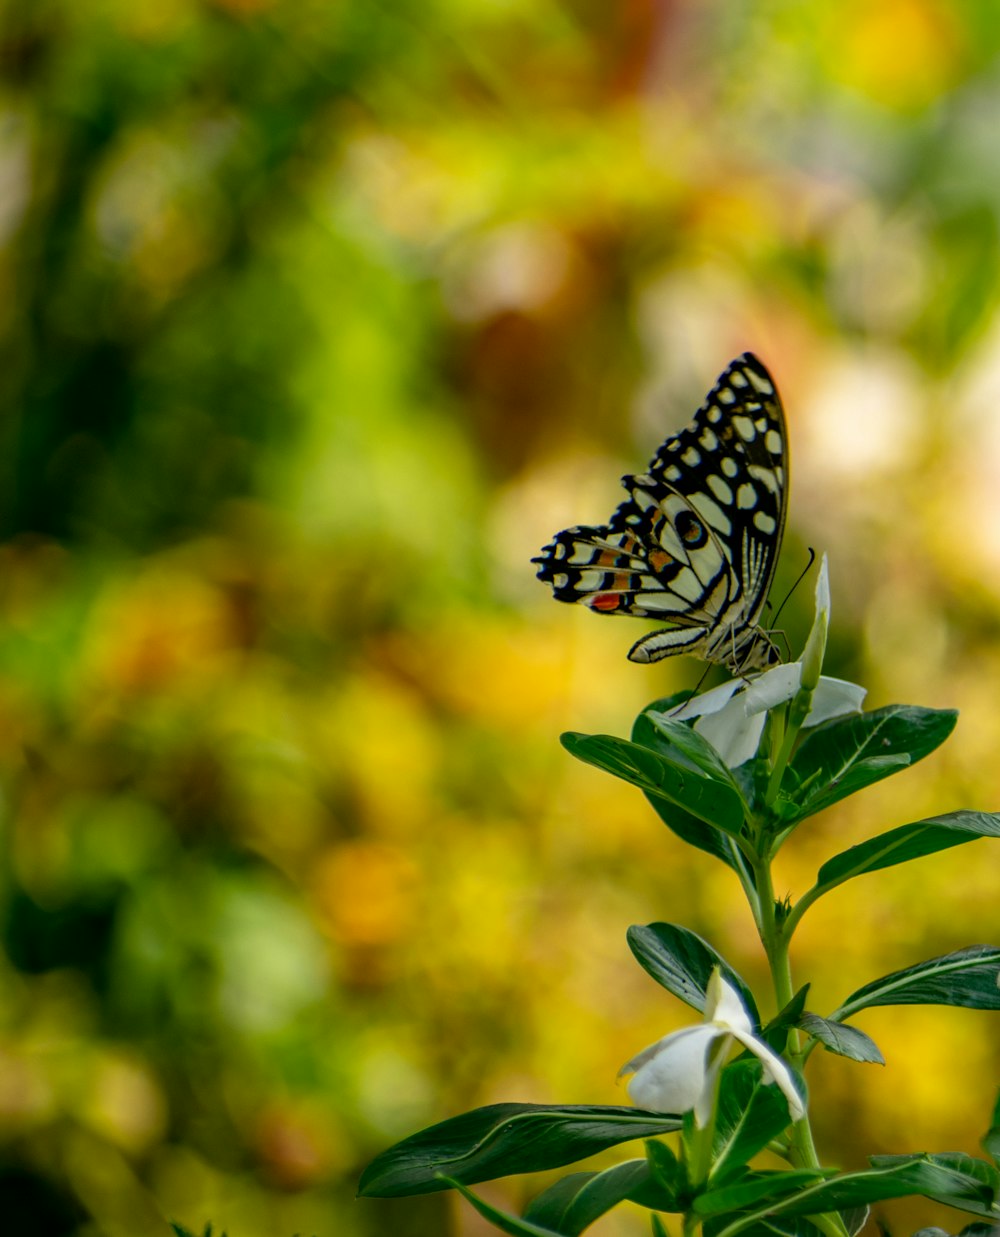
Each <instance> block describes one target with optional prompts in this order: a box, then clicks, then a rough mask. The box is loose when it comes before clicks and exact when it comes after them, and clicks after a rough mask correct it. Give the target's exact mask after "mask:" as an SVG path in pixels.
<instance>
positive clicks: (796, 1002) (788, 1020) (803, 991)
mask: <svg viewBox="0 0 1000 1237" xmlns="http://www.w3.org/2000/svg"><path fill="white" fill-rule="evenodd" d="M808 995H809V985H808V984H803V986H802V987H801V988H800V989H799V990H798V992H796V994H795V995H794V996H793V997H792V999H791V1000H790V1001H789V1002H788V1004H787V1005H786V1006H785V1008H784V1009H782V1010H779V1011H778V1013H777V1014H775V1016H774V1017H773V1018H772V1019H771V1021H770V1022H769V1023H768V1024H767V1026H766V1027H764V1029H763V1030H762V1031H761V1033H760V1037H761V1039H762V1040H764V1041H765V1043H767V1044H769V1045H770V1047H772V1048H773V1049H774V1051H775V1052H782V1051H783V1050H784V1047H785V1043H786V1041H787V1039H788V1032H789V1031H790V1030H792V1028H793V1027H797V1026H798V1025H799V1019H800V1018H801V1017H802V1014H803V1011H804V1010H805V1006H806V997H807V996H808Z"/></svg>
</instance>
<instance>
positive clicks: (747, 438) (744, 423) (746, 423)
mask: <svg viewBox="0 0 1000 1237" xmlns="http://www.w3.org/2000/svg"><path fill="white" fill-rule="evenodd" d="M733 426H734V428H735V430H736V432H737V434H739V436H740V437H741V438H742V439H743V441H744V442H753V440H754V438H756V436H757V431H756V430H755V429H754V424H753V422H752V421H751V420H750V418H749V417H733Z"/></svg>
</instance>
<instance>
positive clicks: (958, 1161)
mask: <svg viewBox="0 0 1000 1237" xmlns="http://www.w3.org/2000/svg"><path fill="white" fill-rule="evenodd" d="M915 1161H918V1162H920V1163H921V1164H924V1163H929V1164H931V1165H932V1166H933V1168H934V1169H935V1170H937V1173H938V1174H939V1177H940V1179H937V1178H935V1179H931V1178H930V1176H928V1181H929V1185H930V1188H929V1189H928V1190H927V1191H921V1192H922V1193H926V1194H927V1197H928V1198H933V1199H934V1200H935V1201H936V1202H941V1203H947V1204H948V1206H949V1207H957V1208H958V1209H959V1210H961V1211H968V1212H971V1213H972V1214H973V1215H980V1216H987V1217H990V1218H991V1219H992V1220H993V1221H994V1223H996V1224H1000V1209H998V1206H997V1203H998V1197H1000V1171H998V1170H997V1168H996V1167H995V1166H994V1165H993V1164H990V1163H988V1162H987V1161H986V1160H980V1159H978V1158H977V1157H976V1156H974V1155H966V1153H965V1152H964V1151H941V1152H938V1153H936V1154H933V1155H923V1156H919V1155H916V1156H911V1155H873V1156H871V1157H870V1158H869V1163H870V1164H871V1165H872V1167H873V1168H893V1167H895V1166H896V1165H898V1164H901V1165H904V1166H905V1165H908V1164H913V1163H914V1162H915ZM946 1174H951V1175H950V1176H947V1175H946Z"/></svg>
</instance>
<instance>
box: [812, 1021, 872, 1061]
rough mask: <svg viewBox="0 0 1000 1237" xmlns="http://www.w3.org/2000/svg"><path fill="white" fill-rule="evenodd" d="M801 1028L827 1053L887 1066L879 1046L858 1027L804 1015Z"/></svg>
mask: <svg viewBox="0 0 1000 1237" xmlns="http://www.w3.org/2000/svg"><path fill="white" fill-rule="evenodd" d="M799 1026H800V1027H801V1028H802V1030H803V1031H806V1032H807V1033H808V1034H809V1035H811V1036H812V1037H813V1039H817V1040H819V1042H820V1043H821V1044H822V1045H823V1047H824V1048H825V1049H826V1051H827V1052H835V1053H836V1054H837V1056H840V1057H848V1058H850V1060H852V1061H863V1062H865V1063H867V1064H872V1065H885V1057H883V1056H882V1053H881V1052H880V1051H879V1047H878V1044H876V1043H875V1041H874V1040H873V1039H872V1038H871V1037H870V1036H868V1035H866V1034H865V1033H864V1031H859V1030H858V1028H857V1027H849V1026H845V1025H844V1024H843V1023H842V1022H831V1021H830V1019H829V1018H821V1017H820V1016H819V1015H818V1014H803V1015H802V1017H801V1018H800V1019H799Z"/></svg>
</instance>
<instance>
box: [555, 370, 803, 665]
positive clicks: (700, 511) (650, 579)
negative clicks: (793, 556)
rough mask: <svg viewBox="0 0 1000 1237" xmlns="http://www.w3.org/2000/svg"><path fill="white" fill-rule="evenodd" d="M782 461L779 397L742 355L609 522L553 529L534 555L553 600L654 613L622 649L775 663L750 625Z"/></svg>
mask: <svg viewBox="0 0 1000 1237" xmlns="http://www.w3.org/2000/svg"><path fill="white" fill-rule="evenodd" d="M787 479H788V460H787V434H786V430H785V419H784V413H783V411H782V407H781V401H780V399H779V397H778V393H777V390H776V388H775V386H774V382H773V380H772V379H771V376H770V374H769V373H768V372H767V370H766V369H765V367H764V366H763V365H762V364H761V362H760V361H759V360H757V358H756V357H755V356H753V354H752V353H749V352H745V353H744V354H743V355H742V356H741V357H738V358H737V359H736V360H735V361H733V362H732V363H731V364H730V365H729V366H728V367H727V368H726V370H725V371H724V372H723V373H722V375H721V376H720V377H719V380H718V382H717V383H716V384H715V386H714V387H713V388H712V390H711V391H710V392H709V394H708V396H707V398H706V400H705V402H704V404H703V405H702V406H701V408H699V409H698V412H697V413H696V414H695V418H694V421H693V422H692V423H691V425H689V426H688V427H687V428H686V429H683V430H681V431H680V433H678V434H675V435H673V436H672V437H670V438H668V439H667V440H666V441H665V442H664V443H663V445H662V446H661V447H660V449H659V450H658V451H657V452H656V455H655V456H654V457H653V459H652V461H651V462H650V465H649V469H648V471H647V472H646V473H644V474H640V475H638V476H626V477H623V478H622V484H623V485H624V486H625V488H626V490H627V491H628V498H627V499H626V500H625V501H624V502H623V503H622V504H621V505H620V506H619V507H618V509H617V510H616V511H615V513H614V514H613V515H612V517H611V519H610V521H609V522H608V524H607V525H602V526H587V525H579V526H577V527H575V528H568V529H566V530H564V531H563V532H561V533H558V534H557V535H556V536H555V537H554V538H553V540H552V543H551V544H550V545H547V546H546V547H545V548H544V549H543V550H542V552H541V554H540V555H539V556H538V557H537V558H536V559H534V560H533V561H535V562H537V563H538V564H539V569H538V576H539V579H541V580H545V581H546V582H547V583H549V584H550V585H551V586H552V590H553V593H554V594H555V597H556V598H557V600H559V601H566V602H577V603H580V604H583V605H586V606H589V607H590V608H591V609H593V610H597V611H598V612H599V613H603V614H630V615H634V616H638V617H642V618H648V617H653V618H661V619H663V620H665V621H669V622H671V623H673V624H674V627H672V628H668V629H666V630H660V631H656V632H653V633H651V634H650V635H648V636H645V637H643V639H641V640H639V641H638V642H637V644H636V645H635V646H634V647H633V648H632V650H631V652H630V653H629V656H630V657H631V658H633V660H635V661H656V660H659V659H660V658H661V657H668V656H670V655H671V654H674V653H678V652H685V651H686V652H691V653H694V654H696V655H697V656H699V657H702V658H703V659H704V660H706V661H710V662H715V663H718V664H725V665H728V666H730V668H731V669H733V670H734V671H737V670H746V669H751V668H754V667H757V666H760V665H765V664H767V663H768V662H769V661H771V660H774V659H775V653H774V647H773V645H772V644H771V642H770V640H769V639H768V637H767V636H766V634H765V633H764V632H763V631H761V629H760V626H759V621H760V615H761V612H762V610H763V607H764V603H765V601H766V600H767V593H768V589H769V588H770V584H771V579H772V577H773V575H774V568H775V565H776V563H777V558H778V551H779V549H780V546H781V536H782V532H783V529H784V521H785V494H786V491H787Z"/></svg>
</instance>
